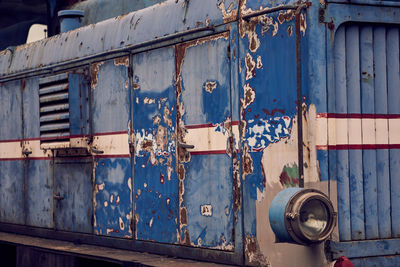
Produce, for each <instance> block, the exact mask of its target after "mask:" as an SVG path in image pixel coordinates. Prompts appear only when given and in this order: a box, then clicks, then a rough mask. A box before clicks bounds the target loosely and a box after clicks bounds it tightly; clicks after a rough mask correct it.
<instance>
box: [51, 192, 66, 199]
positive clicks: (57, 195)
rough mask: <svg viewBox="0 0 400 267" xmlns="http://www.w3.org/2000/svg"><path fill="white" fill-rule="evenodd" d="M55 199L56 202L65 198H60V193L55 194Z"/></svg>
mask: <svg viewBox="0 0 400 267" xmlns="http://www.w3.org/2000/svg"><path fill="white" fill-rule="evenodd" d="M53 198H54V199H56V200H63V199H64V197H63V196H60V193H57V194H55V195H54V196H53Z"/></svg>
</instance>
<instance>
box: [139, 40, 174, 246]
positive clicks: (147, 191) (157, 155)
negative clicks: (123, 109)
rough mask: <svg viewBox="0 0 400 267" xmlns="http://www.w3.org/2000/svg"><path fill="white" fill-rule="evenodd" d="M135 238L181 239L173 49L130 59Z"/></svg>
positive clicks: (155, 51)
mask: <svg viewBox="0 0 400 267" xmlns="http://www.w3.org/2000/svg"><path fill="white" fill-rule="evenodd" d="M132 63H133V79H132V87H133V90H134V94H133V102H134V104H133V128H134V131H133V132H134V138H135V167H134V170H135V172H134V173H135V176H134V201H135V211H134V214H135V221H136V237H137V239H140V240H152V241H157V242H165V243H176V242H177V229H178V227H177V223H178V178H177V174H176V169H175V165H176V160H175V151H176V149H175V139H176V138H175V136H176V134H175V129H176V128H175V127H176V126H175V124H176V95H175V87H174V75H175V57H174V49H173V47H166V48H161V49H157V50H152V51H148V52H144V53H140V54H136V55H134V56H133V57H132Z"/></svg>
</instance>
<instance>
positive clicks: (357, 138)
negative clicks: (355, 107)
mask: <svg viewBox="0 0 400 267" xmlns="http://www.w3.org/2000/svg"><path fill="white" fill-rule="evenodd" d="M347 126H348V131H349V141H348V142H349V144H362V133H361V119H347ZM339 131H340V129H339ZM374 142H375V140H374ZM339 144H341V143H339ZM344 144H346V143H344Z"/></svg>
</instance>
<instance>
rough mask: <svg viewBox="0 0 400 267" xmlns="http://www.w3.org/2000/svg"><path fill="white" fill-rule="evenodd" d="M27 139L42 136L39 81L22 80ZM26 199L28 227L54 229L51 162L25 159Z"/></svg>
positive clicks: (35, 79) (25, 137) (25, 135)
mask: <svg viewBox="0 0 400 267" xmlns="http://www.w3.org/2000/svg"><path fill="white" fill-rule="evenodd" d="M22 84H23V85H24V86H23V90H22V92H23V124H24V125H23V127H24V139H33V138H38V137H39V136H40V123H39V93H38V90H39V83H38V79H37V78H32V79H26V80H22ZM24 169H25V189H26V190H25V200H26V202H25V203H26V207H25V213H26V215H25V216H26V224H27V225H31V226H37V227H46V228H52V227H53V226H54V223H53V211H54V210H53V167H52V160H50V159H48V160H43V159H42V160H37V159H33V160H32V159H29V158H28V159H26V160H25V161H24Z"/></svg>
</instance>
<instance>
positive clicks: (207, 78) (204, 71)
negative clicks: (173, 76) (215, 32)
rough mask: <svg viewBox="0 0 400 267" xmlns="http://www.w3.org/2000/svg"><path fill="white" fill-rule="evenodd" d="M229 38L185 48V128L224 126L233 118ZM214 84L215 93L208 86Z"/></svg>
mask: <svg viewBox="0 0 400 267" xmlns="http://www.w3.org/2000/svg"><path fill="white" fill-rule="evenodd" d="M228 45H229V38H228V39H225V38H219V39H218V40H212V41H207V42H205V43H200V44H198V45H196V46H193V47H188V48H187V49H186V54H185V57H184V59H183V63H182V70H181V76H182V86H183V90H182V96H181V101H183V104H184V107H186V108H185V113H184V115H183V120H184V122H185V125H192V124H206V123H222V122H223V121H225V120H226V119H227V118H228V117H230V116H231V115H230V114H231V107H230V94H231V92H230V62H229V59H228V57H227V52H228ZM209 82H215V83H216V88H215V89H213V90H212V92H207V91H206V85H207V83H209Z"/></svg>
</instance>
